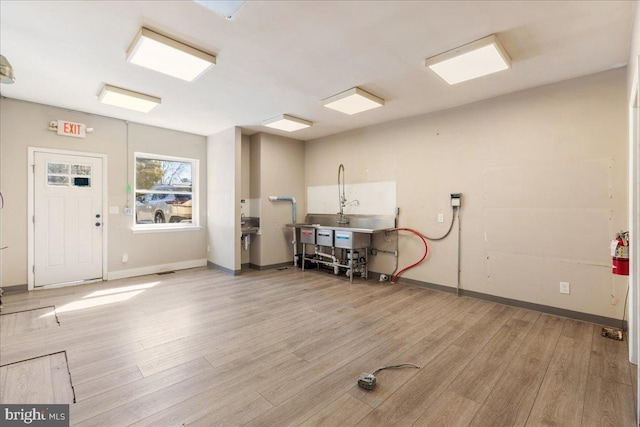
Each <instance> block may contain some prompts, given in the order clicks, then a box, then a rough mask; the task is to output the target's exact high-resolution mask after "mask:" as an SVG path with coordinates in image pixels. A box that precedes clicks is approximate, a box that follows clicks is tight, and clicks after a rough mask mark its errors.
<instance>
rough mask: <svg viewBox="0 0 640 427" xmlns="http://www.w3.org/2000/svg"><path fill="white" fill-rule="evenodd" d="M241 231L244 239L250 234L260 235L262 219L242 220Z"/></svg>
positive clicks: (249, 218) (243, 218) (248, 218)
mask: <svg viewBox="0 0 640 427" xmlns="http://www.w3.org/2000/svg"><path fill="white" fill-rule="evenodd" d="M240 230H241V231H242V237H244V236H246V235H249V234H258V232H259V231H260V218H255V217H242V219H241V220H240Z"/></svg>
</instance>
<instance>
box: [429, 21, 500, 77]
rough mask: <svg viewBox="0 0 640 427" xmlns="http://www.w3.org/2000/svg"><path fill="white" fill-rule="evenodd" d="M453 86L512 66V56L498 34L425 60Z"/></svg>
mask: <svg viewBox="0 0 640 427" xmlns="http://www.w3.org/2000/svg"><path fill="white" fill-rule="evenodd" d="M425 66H427V67H429V68H431V69H432V70H433V71H434V72H435V73H436V74H438V75H439V76H440V77H442V78H443V79H444V80H445V81H446V82H447V83H449V84H450V85H453V84H456V83H460V82H465V81H467V80H471V79H475V78H477V77H482V76H486V75H487V74H492V73H496V72H498V71H502V70H506V69H508V68H511V58H510V57H509V54H508V53H507V51H506V50H505V49H504V47H503V46H502V44H500V40H498V37H496V35H495V34H492V35H490V36H488V37H485V38H483V39H480V40H477V41H475V42H472V43H469V44H466V45H464V46H461V47H458V48H456V49H452V50H450V51H448V52H445V53H441V54H440V55H436V56H434V57H431V58H429V59H427V60H426V61H425Z"/></svg>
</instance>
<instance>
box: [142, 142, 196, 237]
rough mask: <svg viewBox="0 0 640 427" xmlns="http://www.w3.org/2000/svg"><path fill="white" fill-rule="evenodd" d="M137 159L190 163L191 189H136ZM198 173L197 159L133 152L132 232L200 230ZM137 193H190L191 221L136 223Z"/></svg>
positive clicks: (167, 185)
mask: <svg viewBox="0 0 640 427" xmlns="http://www.w3.org/2000/svg"><path fill="white" fill-rule="evenodd" d="M138 159H150V160H160V161H169V162H182V163H190V164H191V191H190V192H187V191H171V190H139V189H138V173H137V165H138ZM199 175H200V161H199V160H198V159H192V158H187V157H178V156H167V155H163V154H153V153H143V152H138V151H136V152H134V153H133V188H132V191H131V193H132V197H133V208H132V217H133V219H132V222H133V227H132V229H133V231H134V233H158V232H171V231H195V230H200V229H201V228H202V227H201V226H200V215H199V206H200V193H199V192H200V185H199V184H200V183H199ZM158 186H163V187H169V186H171V185H170V184H158ZM138 194H145V195H146V194H180V195H184V194H190V195H191V222H190V223H181V222H173V223H163V224H156V223H151V224H138V223H137V222H136V216H137V215H136V211H137V209H138V207H137V205H136V203H137V195H138Z"/></svg>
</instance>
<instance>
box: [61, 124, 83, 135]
mask: <svg viewBox="0 0 640 427" xmlns="http://www.w3.org/2000/svg"><path fill="white" fill-rule="evenodd" d="M64 133H70V134H73V135H80V125H78V124H75V123H69V122H65V124H64Z"/></svg>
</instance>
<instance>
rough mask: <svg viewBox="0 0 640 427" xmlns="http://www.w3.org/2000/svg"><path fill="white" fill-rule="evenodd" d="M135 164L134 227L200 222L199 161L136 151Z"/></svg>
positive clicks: (142, 227)
mask: <svg viewBox="0 0 640 427" xmlns="http://www.w3.org/2000/svg"><path fill="white" fill-rule="evenodd" d="M135 164H136V174H135V228H137V229H169V228H171V229H173V228H189V227H194V226H197V225H198V215H197V214H196V215H195V216H194V215H193V214H192V213H193V212H196V213H197V212H198V210H197V202H198V200H197V198H198V197H197V195H198V192H197V176H198V161H197V160H195V159H183V158H178V157H167V156H160V155H156V154H145V153H136V154H135Z"/></svg>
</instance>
